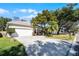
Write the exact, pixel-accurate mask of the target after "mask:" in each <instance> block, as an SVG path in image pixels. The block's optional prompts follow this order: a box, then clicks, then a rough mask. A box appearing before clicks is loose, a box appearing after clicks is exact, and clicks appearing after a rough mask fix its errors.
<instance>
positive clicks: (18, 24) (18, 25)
mask: <svg viewBox="0 0 79 59" xmlns="http://www.w3.org/2000/svg"><path fill="white" fill-rule="evenodd" d="M7 28H14V29H15V33H13V34H12V36H32V34H33V28H32V26H31V23H29V22H26V21H10V22H8V23H7Z"/></svg>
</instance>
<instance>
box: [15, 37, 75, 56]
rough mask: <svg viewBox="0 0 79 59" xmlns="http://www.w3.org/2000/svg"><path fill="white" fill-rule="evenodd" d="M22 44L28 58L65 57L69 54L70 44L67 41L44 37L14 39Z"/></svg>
mask: <svg viewBox="0 0 79 59" xmlns="http://www.w3.org/2000/svg"><path fill="white" fill-rule="evenodd" d="M15 39H17V40H18V41H20V42H21V43H23V44H24V46H25V48H26V52H27V54H28V55H29V56H66V55H74V54H73V53H71V52H70V51H71V47H72V44H71V43H69V42H67V41H60V40H55V39H50V38H46V37H44V36H32V37H25V36H24V37H15Z"/></svg>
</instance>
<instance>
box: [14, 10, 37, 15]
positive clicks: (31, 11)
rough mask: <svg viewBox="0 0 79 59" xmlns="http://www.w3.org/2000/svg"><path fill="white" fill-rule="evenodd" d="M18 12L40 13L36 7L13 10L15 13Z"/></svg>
mask: <svg viewBox="0 0 79 59" xmlns="http://www.w3.org/2000/svg"><path fill="white" fill-rule="evenodd" d="M17 12H20V13H28V14H37V13H38V11H36V10H34V9H18V10H15V11H13V13H17Z"/></svg>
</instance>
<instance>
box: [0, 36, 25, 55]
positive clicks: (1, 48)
mask: <svg viewBox="0 0 79 59" xmlns="http://www.w3.org/2000/svg"><path fill="white" fill-rule="evenodd" d="M0 55H3V56H4V55H5V56H13V55H14V56H17V55H25V49H24V46H23V45H22V44H21V43H20V42H18V41H17V40H14V39H13V38H9V37H2V38H0Z"/></svg>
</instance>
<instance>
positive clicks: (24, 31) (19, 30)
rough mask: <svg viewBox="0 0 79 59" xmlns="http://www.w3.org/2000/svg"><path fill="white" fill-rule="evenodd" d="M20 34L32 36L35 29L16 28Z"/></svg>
mask: <svg viewBox="0 0 79 59" xmlns="http://www.w3.org/2000/svg"><path fill="white" fill-rule="evenodd" d="M15 31H16V33H17V34H18V36H32V32H33V30H29V29H15Z"/></svg>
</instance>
